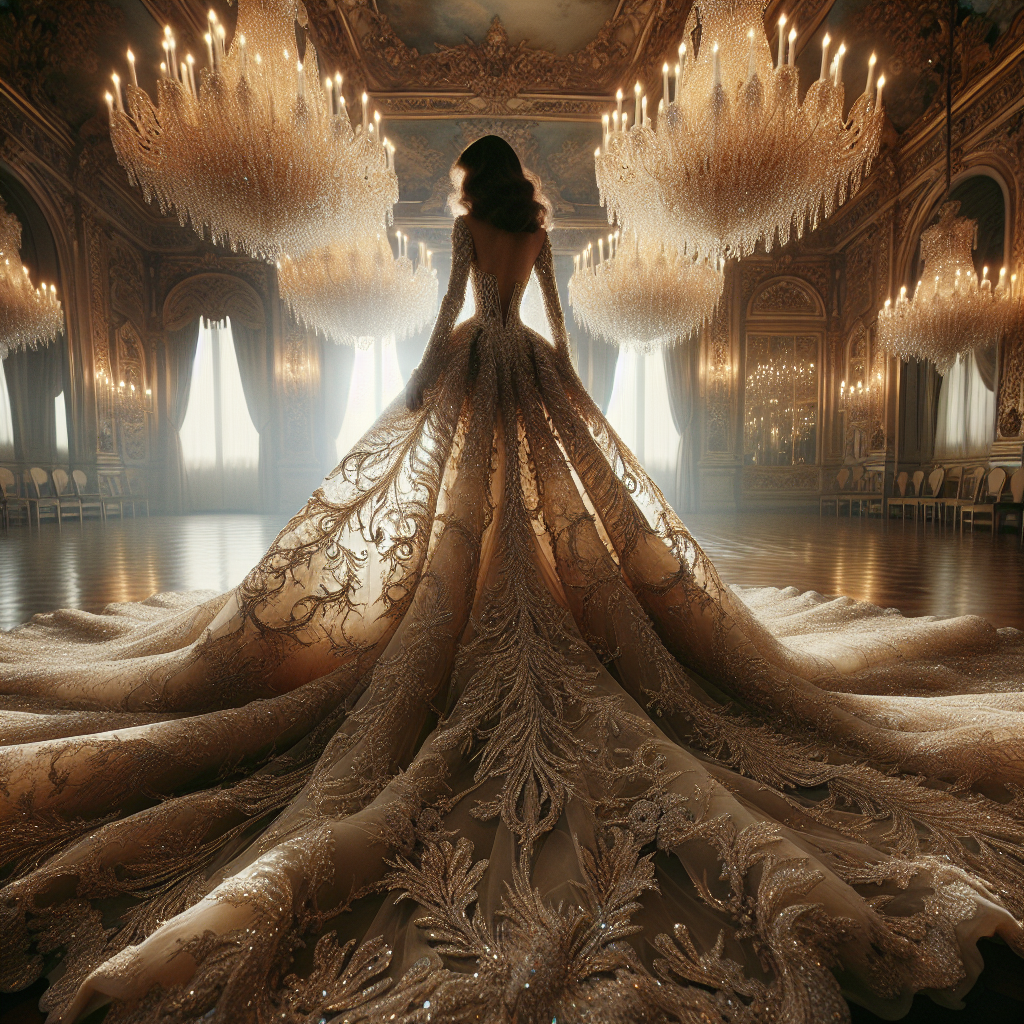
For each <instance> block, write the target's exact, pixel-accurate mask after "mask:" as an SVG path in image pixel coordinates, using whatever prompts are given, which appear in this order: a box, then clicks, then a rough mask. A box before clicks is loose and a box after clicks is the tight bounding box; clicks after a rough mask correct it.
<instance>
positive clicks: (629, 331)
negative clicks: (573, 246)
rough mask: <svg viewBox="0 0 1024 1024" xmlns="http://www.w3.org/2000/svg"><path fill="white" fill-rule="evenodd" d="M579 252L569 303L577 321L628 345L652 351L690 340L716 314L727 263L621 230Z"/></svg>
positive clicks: (587, 328) (613, 342) (620, 343)
mask: <svg viewBox="0 0 1024 1024" xmlns="http://www.w3.org/2000/svg"><path fill="white" fill-rule="evenodd" d="M607 241H608V252H607V255H606V254H605V249H604V245H605V240H604V239H600V240H599V241H598V247H597V252H596V253H595V252H594V248H593V246H592V245H588V246H587V248H586V249H584V250H583V252H582V253H581V254H580V255H579V256H576V257H575V261H574V262H575V267H574V272H573V275H572V278H571V279H570V281H569V302H570V303H571V305H572V308H573V314H574V316H575V317H576V322H577V323H578V324H579V325H580V326H581V327H583V328H585V329H586V330H587V331H589V332H590V333H591V334H593V335H596V336H597V337H599V338H604V339H606V340H607V341H609V342H611V343H612V344H615V345H620V346H621V347H623V348H633V349H638V350H640V351H643V352H649V351H652V350H653V349H656V348H660V347H663V346H667V345H672V344H675V343H677V342H681V341H686V340H687V339H688V338H690V337H691V336H692V335H693V334H695V333H696V332H697V331H698V330H700V328H701V327H702V326H703V325H704V324H705V323H706V322H708V321H709V320H710V319H711V317H712V316H713V315H714V313H715V309H716V307H717V306H718V300H719V298H720V297H721V295H722V290H723V288H724V286H725V274H724V270H723V263H722V262H721V261H720V262H719V264H718V266H717V267H716V266H715V265H714V264H713V263H711V262H709V261H708V260H706V259H703V258H701V257H698V258H696V259H694V258H693V257H692V256H687V255H684V254H683V253H681V252H679V250H678V249H677V248H676V247H675V246H666V245H664V244H663V243H661V242H658V241H654V242H651V241H648V240H640V239H639V238H638V236H637V235H636V234H634V233H631V239H630V241H629V242H625V241H623V242H622V243H621V244H620V243H619V233H618V232H615V234H614V235H609V236H608V239H607Z"/></svg>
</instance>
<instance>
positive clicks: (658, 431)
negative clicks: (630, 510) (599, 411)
mask: <svg viewBox="0 0 1024 1024" xmlns="http://www.w3.org/2000/svg"><path fill="white" fill-rule="evenodd" d="M608 420H609V422H610V423H611V425H612V426H613V427H614V428H615V430H616V432H617V433H618V435H619V436H620V437H621V438H622V440H623V441H624V442H625V443H626V444H627V445H628V446H629V447H630V448H631V449H632V450H633V452H634V453H635V454H636V456H637V458H639V460H640V462H641V463H642V464H643V466H644V468H645V469H646V470H647V472H648V473H649V474H650V475H651V477H652V478H653V479H654V482H655V483H656V484H657V485H658V486H659V487H660V488H661V489H662V490H663V491H664V492H665V497H666V498H667V499H668V500H669V503H670V504H672V503H675V502H677V500H678V495H676V494H675V493H674V491H675V480H676V460H677V458H678V453H679V431H678V430H676V428H675V424H674V423H673V421H672V409H671V407H670V406H669V401H668V386H667V385H666V383H665V363H664V359H663V357H662V354H661V352H660V351H658V352H652V353H650V354H649V355H643V354H642V353H638V352H635V351H631V350H629V349H623V350H622V351H621V352H620V353H619V360H618V364H617V365H616V367H615V383H614V385H613V386H612V397H611V401H610V402H609V403H608Z"/></svg>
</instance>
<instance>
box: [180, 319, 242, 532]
mask: <svg viewBox="0 0 1024 1024" xmlns="http://www.w3.org/2000/svg"><path fill="white" fill-rule="evenodd" d="M181 450H182V455H183V456H184V462H185V482H186V495H185V505H186V508H187V509H188V510H189V511H190V512H249V511H254V510H255V509H257V508H259V501H260V487H259V464H260V435H259V433H258V432H257V430H256V428H255V427H254V426H253V422H252V419H251V417H250V416H249V410H248V409H247V408H246V405H245V393H244V392H243V391H242V378H241V376H240V375H239V372H238V360H237V358H236V356H235V346H234V341H233V339H232V337H231V322H230V321H227V322H225V323H221V324H211V325H206V326H203V327H202V328H201V329H200V332H199V344H198V346H197V347H196V359H195V364H194V366H193V368H192V384H191V387H190V389H189V396H188V411H187V412H186V413H185V422H184V423H183V424H182V427H181Z"/></svg>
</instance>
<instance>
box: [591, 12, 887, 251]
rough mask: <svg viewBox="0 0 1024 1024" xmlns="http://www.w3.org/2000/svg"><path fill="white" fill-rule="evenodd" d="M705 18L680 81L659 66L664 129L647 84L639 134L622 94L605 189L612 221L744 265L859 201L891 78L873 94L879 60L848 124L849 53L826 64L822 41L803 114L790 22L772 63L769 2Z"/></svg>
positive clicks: (637, 95) (608, 144) (600, 169)
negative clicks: (845, 68)
mask: <svg viewBox="0 0 1024 1024" xmlns="http://www.w3.org/2000/svg"><path fill="white" fill-rule="evenodd" d="M697 7H698V8H699V11H700V38H701V45H700V52H699V54H698V55H696V56H695V55H691V54H690V53H688V51H687V47H686V44H685V43H683V44H681V45H680V46H679V51H678V56H679V62H678V64H676V65H675V68H674V70H672V69H670V68H669V65H668V64H667V63H666V64H665V65H664V67H663V68H662V100H661V103H660V104H659V109H658V116H657V119H656V123H655V119H654V118H652V117H650V116H649V115H648V113H647V99H646V97H644V96H642V95H641V89H640V85H639V84H637V86H636V88H635V90H634V104H633V108H634V110H633V113H634V116H633V118H632V124H630V118H629V112H628V111H624V110H623V106H622V96H621V93H620V94H619V96H618V106H617V109H616V111H615V113H614V114H612V115H611V116H609V117H606V118H605V130H604V137H603V142H602V146H601V149H600V151H599V153H598V154H597V157H596V165H597V167H596V170H597V183H598V188H599V189H600V192H601V197H602V202H603V203H604V205H605V206H606V207H607V210H608V218H609V221H613V220H618V222H619V223H620V224H622V225H624V226H625V227H632V228H635V229H636V230H637V231H639V232H640V233H641V234H643V235H649V234H660V235H661V237H663V238H666V239H671V240H674V241H675V242H676V244H678V245H680V246H681V247H683V248H684V249H685V251H687V252H691V253H699V254H700V255H702V256H706V257H708V258H709V259H712V260H717V259H718V258H720V257H723V256H726V257H730V256H731V257H742V256H746V255H748V254H749V253H751V252H753V251H754V247H755V246H756V245H757V243H758V242H763V243H764V245H765V248H766V249H771V248H772V246H773V245H774V244H775V240H776V237H778V241H779V244H781V245H785V244H786V242H788V241H789V238H790V235H791V233H792V232H793V230H794V229H795V231H796V234H797V236H798V237H799V236H800V235H802V233H803V230H804V227H805V225H807V224H809V225H810V227H811V228H812V229H813V228H815V227H816V226H817V225H818V222H819V220H820V219H822V218H826V217H828V216H829V215H830V214H831V213H832V211H833V210H834V209H835V208H836V207H837V206H839V205H841V204H842V203H843V202H844V201H845V200H846V198H847V197H848V196H849V195H850V194H852V193H853V192H854V191H855V190H856V189H857V187H858V186H859V185H860V181H861V178H862V176H863V174H864V173H865V172H866V171H867V170H868V169H869V167H870V162H871V160H872V158H873V157H874V156H875V154H876V153H877V152H878V145H879V140H880V137H881V131H882V125H883V121H884V117H883V114H882V102H881V101H882V86H883V84H884V81H885V79H884V78H879V80H878V82H877V85H875V84H874V83H873V78H874V70H875V58H874V56H873V55H872V58H871V61H870V63H869V66H868V74H867V85H866V87H865V90H864V93H863V94H862V95H861V96H860V97H859V98H858V99H857V100H856V101H855V102H854V104H853V106H852V108H851V109H850V112H849V113H848V114H846V115H844V113H843V106H844V95H843V85H842V65H843V57H844V54H845V47H844V46H840V47H839V49H838V51H837V53H836V55H835V58H834V59H833V60H832V61H831V62H830V60H829V54H830V49H829V47H830V45H831V40H830V38H829V37H828V36H827V35H826V36H825V39H824V48H823V50H822V56H821V76H820V78H819V79H818V80H817V81H816V82H814V83H813V84H812V85H811V86H810V88H809V89H808V90H807V94H806V96H805V97H804V102H803V103H802V104H801V103H800V100H799V90H798V86H799V81H798V74H797V69H796V67H795V64H794V61H795V58H796V29H795V28H794V29H792V30H791V31H790V32H789V34H788V35H787V34H786V31H785V26H786V19H785V16H783V17H782V18H780V20H779V48H778V57H777V61H776V62H775V63H774V64H773V61H772V53H771V48H770V46H769V43H768V39H767V37H766V36H765V32H764V27H763V20H762V16H763V12H764V7H765V0H699V2H698V4H697ZM787 42H788V56H787V50H786V43H787ZM670 86H671V88H670Z"/></svg>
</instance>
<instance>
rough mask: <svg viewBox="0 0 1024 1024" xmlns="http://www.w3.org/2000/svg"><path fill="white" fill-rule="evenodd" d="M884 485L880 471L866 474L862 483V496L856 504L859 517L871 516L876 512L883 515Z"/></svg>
mask: <svg viewBox="0 0 1024 1024" xmlns="http://www.w3.org/2000/svg"><path fill="white" fill-rule="evenodd" d="M884 485H885V475H884V474H883V473H882V472H881V471H880V470H877V469H873V470H871V471H870V472H869V473H868V474H867V476H866V477H865V481H864V491H863V495H862V497H861V498H860V500H859V502H858V506H859V508H858V511H859V513H860V515H862V516H872V515H874V514H875V513H876V512H877V513H878V515H880V516H881V515H884V514H885V513H884V509H885V494H884V493H883V490H884Z"/></svg>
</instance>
